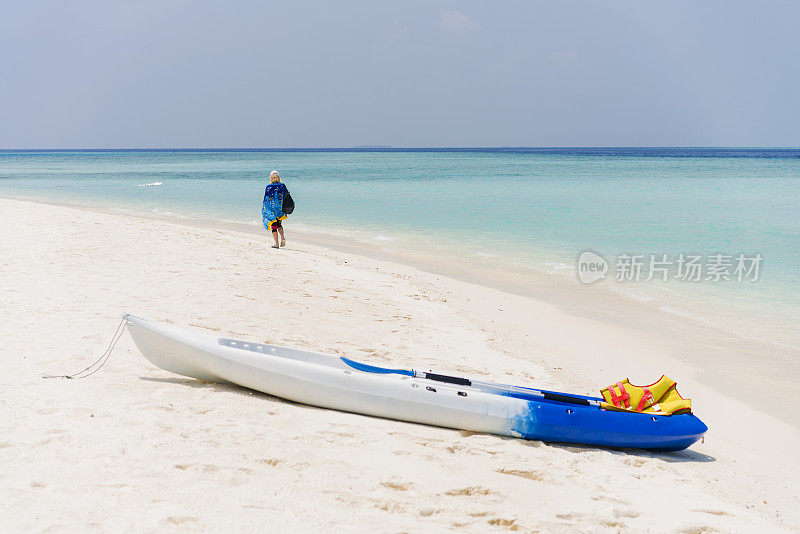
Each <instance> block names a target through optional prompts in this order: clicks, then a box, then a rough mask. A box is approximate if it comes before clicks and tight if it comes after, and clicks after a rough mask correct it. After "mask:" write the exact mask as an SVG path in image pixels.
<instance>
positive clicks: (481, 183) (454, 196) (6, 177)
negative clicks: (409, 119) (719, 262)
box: [0, 149, 800, 348]
mask: <svg viewBox="0 0 800 534" xmlns="http://www.w3.org/2000/svg"><path fill="white" fill-rule="evenodd" d="M271 169H277V170H279V171H280V173H281V176H282V177H283V179H284V182H286V184H287V186H288V187H289V189H290V190H291V192H292V196H293V197H294V199H295V202H296V204H297V209H296V211H295V213H294V214H293V215H292V216H291V217H290V219H289V224H288V225H287V229H288V231H289V232H291V229H292V227H294V228H298V229H302V230H306V231H311V232H317V233H327V234H331V235H334V236H338V238H339V239H343V240H357V241H359V242H361V243H362V244H364V245H367V246H370V247H375V248H376V249H381V250H388V251H394V252H400V253H402V252H414V253H416V254H423V255H430V256H445V257H446V258H447V260H448V261H450V262H455V263H459V264H461V265H463V266H464V268H466V269H469V268H471V267H476V268H477V267H480V268H487V267H488V268H491V269H493V270H496V271H503V270H508V272H509V273H515V274H514V275H515V276H516V275H519V273H524V272H525V271H526V270H530V271H532V272H536V273H545V274H547V275H549V276H555V277H559V276H560V277H564V278H565V279H566V278H569V279H571V280H573V281H574V283H575V284H580V282H579V281H578V279H577V277H576V259H577V257H578V255H579V254H580V253H581V252H582V251H584V250H587V249H590V250H592V251H595V252H597V253H599V254H600V255H602V257H603V258H605V260H606V261H607V262H608V263H609V272H608V273H607V275H606V279H605V280H602V281H600V282H597V283H599V284H603V285H604V286H606V287H608V288H609V289H611V290H613V291H616V292H618V293H621V294H624V295H626V296H627V297H628V298H631V299H634V300H640V301H648V302H651V303H655V304H657V306H658V307H659V308H661V309H662V311H664V312H667V313H671V314H675V315H681V316H685V317H690V318H692V319H695V320H698V321H701V322H707V323H710V324H714V325H716V326H719V327H722V328H728V329H730V330H731V331H736V332H737V333H740V334H741V333H746V334H748V335H750V336H752V337H757V338H759V339H762V340H767V341H772V342H776V343H779V344H782V345H787V346H789V347H792V348H800V327H798V326H796V325H795V324H793V323H795V322H796V319H797V317H799V316H800V314H799V313H798V312H800V284H798V280H797V273H798V272H800V258H798V253H800V209H798V208H797V206H798V205H799V204H800V202H799V201H800V150H741V149H732V150H720V149H557V150H546V149H545V150H530V149H488V150H478V149H475V150H418V151H407V150H339V151H331V150H321V151H309V150H299V151H227V150H226V151H112V152H109V151H106V152H86V151H77V152H69V151H58V152H33V151H5V152H0V194H3V195H6V196H17V197H25V198H32V199H39V200H47V201H55V202H69V203H80V204H85V205H89V206H93V207H102V208H111V209H125V210H137V211H147V212H154V213H157V214H161V215H167V216H174V217H190V218H200V219H208V220H212V221H213V220H217V221H220V220H221V221H229V222H241V223H249V224H253V225H259V224H260V207H261V198H262V195H263V188H264V185H265V183H266V176H267V175H268V173H269V171H270V170H271ZM621 253H626V254H629V255H641V256H642V258H641V261H642V267H641V269H642V271H641V276H640V280H639V281H636V280H631V281H625V282H622V281H617V280H615V274H616V269H615V268H616V267H618V266H619V262H617V261H616V259H617V256H618V255H619V254H621ZM664 254H666V255H667V260H668V261H671V262H673V263H672V265H670V266H669V267H668V275H667V278H668V281H666V282H663V281H661V280H660V276H658V275H657V276H654V278H655V280H652V281H650V282H646V281H644V280H645V279H646V278H647V277H648V267H649V261H650V256H651V255H655V256H656V258H657V259H661V257H662V255H664ZM680 254H684V255H698V256H701V257H702V258H701V260H700V263H702V264H703V265H704V266H705V267H706V268H707V267H708V262H709V261H711V258H710V257H711V256H712V255H715V254H723V255H725V256H728V255H730V256H732V257H731V258H730V262H731V265H730V266H729V267H727V273H728V275H729V277H730V278H732V279H731V280H727V281H726V280H724V279H721V280H719V281H716V282H715V281H713V280H706V279H705V278H706V277H707V272H703V274H702V277H701V278H702V280H701V281H696V282H692V281H684V280H679V279H676V275H677V271H676V269H677V265H676V263H675V262H676V261H677V259H678V257H679V255H680ZM739 254H744V255H745V256H746V259H749V258H753V257H755V256H754V255H755V254H760V255H761V257H762V258H763V259H762V260H761V262H760V263H759V273H758V274H759V276H758V280H756V281H752V278H753V277H754V276H753V274H754V273H751V274H750V276H745V277H743V278H744V279H743V280H742V281H741V282H739V281H737V280H736V278H737V276H736V273H735V271H734V269H735V267H736V257H737V255H739ZM748 266H750V265H748Z"/></svg>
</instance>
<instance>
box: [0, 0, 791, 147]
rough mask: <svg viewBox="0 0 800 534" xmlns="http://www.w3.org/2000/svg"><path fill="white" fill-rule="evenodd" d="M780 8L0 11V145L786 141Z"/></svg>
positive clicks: (371, 5)
mask: <svg viewBox="0 0 800 534" xmlns="http://www.w3.org/2000/svg"><path fill="white" fill-rule="evenodd" d="M799 22H800V2H796V1H766V2H765V1H759V2H755V1H753V2H737V1H730V0H728V1H719V2H705V1H702V0H691V1H676V0H672V1H666V2H656V1H645V0H635V1H630V2H616V1H607V0H606V1H586V2H570V1H565V0H552V1H549V2H535V1H530V0H529V1H521V2H489V1H481V2H455V1H451V2H439V1H419V2H416V1H408V0H403V1H396V2H377V1H371V2H347V1H337V2H317V3H310V2H297V1H284V2H280V3H273V2H256V1H235V0H225V1H213V2H211V1H209V2H205V1H189V0H158V1H146V0H135V1H134V0H130V1H125V2H123V1H116V2H114V1H109V0H102V1H89V0H82V1H75V2H70V1H64V0H59V1H36V0H25V1H19V2H3V4H2V7H0V67H1V68H2V76H1V77H0V147H5V148H29V147H76V148H79V147H85V148H92V147H338V146H352V145H364V144H387V145H394V146H619V145H623V146H675V145H677V146H800V37H798V35H800V30H799V29H798V23H799Z"/></svg>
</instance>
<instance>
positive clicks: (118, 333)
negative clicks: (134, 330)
mask: <svg viewBox="0 0 800 534" xmlns="http://www.w3.org/2000/svg"><path fill="white" fill-rule="evenodd" d="M127 319H128V314H127V313H126V314H125V315H123V316H122V320H120V322H119V324H118V325H117V330H116V331H115V332H114V336H113V337H112V338H111V343H109V345H108V348H107V349H106V351H105V352H104V353H103V355H102V356H100V358H98V359H97V361H95V362H94V363H93V364H92V365H90V366H89V367H87V368H86V369H84V370H83V371H78V372H77V373H72V374H71V375H44V376H43V377H42V378H68V379H74V378H86V377H87V376H92V375H93V374H95V373H96V372H97V371H99V370H100V368H101V367H103V366H104V365H105V364H106V362H107V361H108V358H109V356H111V351H113V350H114V346H115V345H116V344H117V341H119V338H120V337H122V333H123V332H124V331H125V325H126V324H127V323H126V321H127Z"/></svg>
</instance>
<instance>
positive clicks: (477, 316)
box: [0, 200, 800, 532]
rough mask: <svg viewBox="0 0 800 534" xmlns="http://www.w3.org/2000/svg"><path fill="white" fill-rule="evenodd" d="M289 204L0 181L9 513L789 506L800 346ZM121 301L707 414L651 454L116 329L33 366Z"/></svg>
mask: <svg viewBox="0 0 800 534" xmlns="http://www.w3.org/2000/svg"><path fill="white" fill-rule="evenodd" d="M286 226H287V238H288V242H289V243H288V246H287V247H286V248H285V249H282V250H280V251H276V250H273V249H270V248H269V244H270V243H269V241H270V240H269V236H267V235H265V234H263V233H261V234H253V233H245V232H240V231H235V230H231V229H227V228H221V227H220V228H199V227H196V226H190V225H187V224H181V223H179V222H177V221H176V222H168V221H162V220H154V219H152V218H147V217H143V216H139V215H134V214H121V213H98V212H95V211H89V210H82V209H76V208H72V207H64V206H53V205H47V204H38V203H31V202H23V201H17V200H0V236H1V237H0V310H1V311H2V315H1V316H0V335H1V336H2V340H3V342H2V345H0V346H1V347H2V348H1V349H0V358H2V368H3V370H4V372H3V374H2V377H0V388H2V394H1V395H0V465H2V469H1V470H0V515H1V516H2V517H3V525H2V527H0V528H2V529H3V530H7V531H22V530H33V531H58V532H63V531H86V530H88V529H90V528H95V529H99V530H102V531H121V530H124V531H137V532H138V531H144V532H152V531H158V532H165V531H178V530H181V531H183V530H223V529H224V530H231V531H234V530H236V531H265V530H278V531H280V530H282V531H288V530H291V531H299V532H306V531H308V532H310V531H317V532H318V531H320V530H322V529H325V530H335V531H353V532H356V531H365V530H377V531H380V532H419V531H444V530H448V529H463V530H465V531H470V532H487V531H489V532H502V531H506V530H518V531H523V532H526V531H545V532H604V531H608V532H618V531H622V532H628V531H631V532H633V531H637V532H666V531H670V532H711V531H723V532H745V531H747V532H771V531H792V530H795V531H796V530H800V482H798V480H800V467H799V466H798V458H800V455H799V454H798V450H800V433H799V432H798V423H797V414H796V411H795V410H794V408H793V404H794V398H795V395H796V393H797V389H798V380H797V378H798V376H799V375H798V363H797V361H796V360H791V359H785V361H784V360H781V358H780V357H774V358H769V359H764V360H759V359H757V358H755V357H754V358H752V359H750V360H746V359H745V358H746V355H748V354H750V355H753V354H755V353H756V352H757V351H758V348H757V347H755V346H749V345H748V346H746V345H747V343H746V342H744V341H742V340H740V339H737V338H735V337H733V336H730V335H723V334H721V333H720V332H718V331H711V330H710V329H709V330H708V331H704V330H703V329H702V328H701V327H698V326H696V325H694V326H685V324H684V323H682V322H680V321H678V320H675V321H673V322H670V323H669V324H667V323H663V328H662V327H660V326H658V325H659V324H661V318H660V317H658V316H655V315H653V316H646V317H637V318H636V319H635V320H630V321H628V320H626V318H625V315H622V314H614V313H607V312H606V313H603V314H598V315H597V316H592V315H591V314H588V313H585V312H582V313H572V312H571V311H570V310H569V307H568V306H558V305H554V304H553V303H551V302H547V301H545V300H538V299H534V298H531V297H529V296H521V295H517V294H513V293H510V292H503V291H501V290H500V289H495V288H492V287H488V286H484V285H478V284H474V283H469V282H466V281H461V280H457V279H456V278H449V277H446V276H443V275H441V274H433V273H431V272H427V271H424V270H421V269H418V268H415V267H412V266H408V265H403V264H400V263H392V262H390V261H385V260H381V259H374V258H369V257H366V256H362V255H358V254H354V253H352V252H342V251H336V250H333V249H331V248H325V247H322V246H319V245H317V244H309V243H303V242H299V241H296V240H295V239H294V235H293V234H292V229H291V221H289V223H288V224H287V225H286ZM126 312H130V313H134V314H136V315H139V316H141V317H146V318H150V319H153V320H159V321H165V322H170V323H174V324H176V325H185V326H189V327H193V328H196V329H198V330H200V331H211V332H215V333H219V334H224V335H225V336H229V337H234V338H241V339H247V340H253V341H260V342H268V343H274V344H281V345H289V346H296V347H302V348H306V349H309V350H315V351H321V352H328V353H333V354H339V355H347V356H348V357H352V358H354V359H357V360H360V361H365V362H373V363H376V364H378V365H382V364H390V365H392V366H397V367H415V368H431V369H434V370H439V371H442V372H449V373H452V374H459V375H464V376H473V377H485V378H487V379H491V380H499V381H503V382H505V383H515V384H521V385H535V386H538V387H542V388H547V389H556V390H563V391H570V392H574V393H581V394H596V393H597V392H598V391H599V390H600V388H602V387H603V386H605V385H608V384H610V383H612V382H615V381H617V380H619V379H621V378H624V377H626V376H627V377H629V378H630V379H631V381H632V382H634V383H641V384H644V383H650V382H652V381H653V380H655V379H657V378H658V377H659V376H660V375H661V373H666V374H667V375H668V376H670V377H672V378H674V379H676V380H677V381H678V383H679V388H680V391H681V393H682V394H683V395H684V396H686V397H691V398H692V401H693V407H694V411H695V413H696V414H697V415H698V416H699V417H700V418H701V419H703V421H704V422H705V423H706V424H708V426H709V432H708V433H707V434H706V436H705V439H704V440H703V441H702V442H700V443H697V444H695V445H693V446H692V447H691V448H689V449H688V450H686V451H682V452H678V453H668V454H667V453H664V454H655V453H647V452H642V451H617V450H608V449H601V448H592V447H579V446H571V445H563V444H546V443H542V442H537V441H524V440H521V439H513V438H506V437H500V436H493V435H483V434H474V433H470V432H461V431H457V430H449V429H443V428H435V427H428V426H423V425H417V424H410V423H404V422H398V421H390V420H383V419H376V418H371V417H365V416H360V415H354V414H347V413H340V412H335V411H330V410H324V409H319V408H315V407H309V406H303V405H298V404H294V403H290V402H286V401H282V400H280V399H277V398H274V397H271V396H268V395H264V394H261V393H257V392H253V391H249V390H246V389H242V388H237V387H232V386H227V385H218V384H211V383H204V382H200V381H197V380H193V379H188V378H184V377H181V376H177V375H174V374H171V373H168V372H166V371H163V370H161V369H158V368H156V367H154V366H153V365H151V364H150V363H149V362H148V361H147V360H145V358H144V357H143V356H142V355H141V354H140V353H139V352H138V350H137V349H136V347H135V346H134V344H133V342H132V341H131V339H130V337H129V336H128V335H127V334H125V335H123V337H122V338H121V340H120V342H119V343H118V345H117V347H116V348H115V350H114V352H113V354H112V356H111V358H110V359H109V361H108V363H107V364H106V365H105V367H103V368H102V369H101V370H100V371H99V372H98V373H96V374H95V375H93V376H91V377H89V378H87V379H85V380H64V379H44V378H43V375H48V374H64V373H70V372H74V371H79V370H80V369H82V368H84V367H86V366H87V365H89V364H90V363H91V362H93V361H94V360H95V359H97V357H99V356H100V354H102V352H103V350H105V348H106V345H107V343H108V341H109V340H110V337H111V335H112V334H113V331H114V327H115V326H116V324H117V323H118V322H119V320H120V317H121V315H122V314H123V313H126ZM615 317H616V320H615V319H614V318H615ZM687 324H688V323H687ZM653 325H655V326H653ZM745 346H746V347H745ZM737 347H745V348H741V350H739V352H738V353H737V352H736V348H737ZM733 353H735V354H734V356H733V357H732V358H733V359H732V360H726V356H727V355H729V354H733ZM715 369H717V370H718V371H715ZM748 384H749V385H750V386H752V389H742V388H741V387H740V386H742V385H745V386H746V385H748ZM737 397H738V398H737Z"/></svg>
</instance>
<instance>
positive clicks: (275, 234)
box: [272, 230, 278, 248]
mask: <svg viewBox="0 0 800 534" xmlns="http://www.w3.org/2000/svg"><path fill="white" fill-rule="evenodd" d="M272 239H274V240H275V244H274V245H272V248H278V232H277V230H273V231H272Z"/></svg>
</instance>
